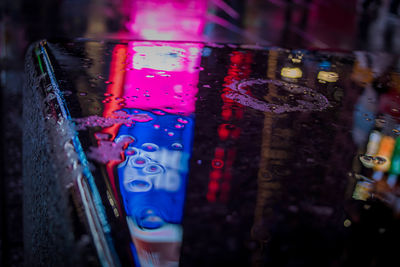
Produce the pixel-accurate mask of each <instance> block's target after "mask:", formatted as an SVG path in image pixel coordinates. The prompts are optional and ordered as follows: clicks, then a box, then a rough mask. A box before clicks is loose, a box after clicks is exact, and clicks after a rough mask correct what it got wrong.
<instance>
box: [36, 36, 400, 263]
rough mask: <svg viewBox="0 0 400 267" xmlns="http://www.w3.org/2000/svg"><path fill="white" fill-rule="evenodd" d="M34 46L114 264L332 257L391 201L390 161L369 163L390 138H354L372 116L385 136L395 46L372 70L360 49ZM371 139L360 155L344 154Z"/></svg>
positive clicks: (367, 130) (366, 132)
mask: <svg viewBox="0 0 400 267" xmlns="http://www.w3.org/2000/svg"><path fill="white" fill-rule="evenodd" d="M255 48H257V49H255ZM42 49H45V51H46V53H48V58H49V61H50V62H51V64H52V66H53V68H54V78H55V80H56V81H57V83H58V86H59V88H60V92H59V96H60V97H61V98H63V100H62V102H63V103H64V104H63V105H64V106H65V107H66V109H68V112H69V114H70V121H71V122H73V125H74V126H73V128H74V129H75V130H76V131H77V134H78V135H77V137H78V138H79V141H80V143H81V145H82V148H83V152H84V154H85V155H84V157H86V158H87V159H88V160H89V161H88V163H89V167H90V173H91V175H92V176H93V181H95V184H92V185H91V186H94V187H95V188H96V190H98V192H99V196H100V198H101V204H99V205H100V206H99V207H97V208H98V209H99V210H103V212H104V216H105V218H106V221H107V224H109V226H110V236H111V241H109V242H108V245H109V246H110V247H114V248H115V255H114V256H115V258H118V259H119V260H120V261H121V262H122V263H124V264H128V263H130V264H132V263H133V262H135V263H136V264H138V265H141V266H149V265H156V266H163V265H165V264H174V265H175V264H178V263H180V264H181V265H182V266H197V265H198V266H203V265H210V266H220V265H221V264H223V265H226V264H230V265H234V266H238V265H240V266H243V265H245V266H247V265H254V266H263V265H265V264H274V265H275V264H282V265H289V266H291V265H293V264H300V265H303V264H320V265H330V264H335V263H338V264H345V263H349V262H352V261H353V260H355V259H354V257H355V256H352V255H347V254H346V252H345V251H351V250H352V249H353V250H356V249H357V248H356V247H350V248H348V247H347V245H346V244H345V242H346V240H350V241H353V242H355V241H354V237H353V235H354V236H357V229H358V227H359V226H358V225H361V226H362V225H364V224H363V223H362V222H364V221H363V220H364V219H363V216H368V214H370V213H369V212H371V210H376V209H377V208H376V207H379V209H378V211H379V212H382V210H383V212H386V213H390V210H391V213H392V216H397V214H398V209H399V207H398V205H397V202H396V199H397V193H396V192H397V186H392V187H391V188H392V189H390V188H389V187H388V182H387V181H388V176H387V175H386V173H388V175H390V174H392V176H391V177H393V174H394V175H396V173H393V172H395V170H394V169H393V170H394V171H393V170H392V169H390V170H389V168H386V169H382V168H381V167H380V164H382V162H387V161H390V160H391V159H392V157H393V159H392V160H397V157H398V156H396V155H397V154H396V153H397V152H396V153H394V152H393V151H397V150H396V149H394V146H395V144H394V143H392V142H390V144H389V145H386V144H385V145H383V146H385V147H386V146H392V148H389V150H390V149H391V150H390V151H391V152H386V154H385V155H386V159H384V161H382V162H381V161H379V157H383V156H385V155H384V152H380V150H379V149H375V150H376V151H375V152H371V151H369V152H368V151H366V150H368V149H367V147H368V146H371V145H370V144H369V142H368V140H369V139H371V138H370V137H369V136H370V134H371V133H372V131H374V130H375V132H379V134H380V135H382V136H387V138H390V140H398V139H399V137H398V127H399V114H398V109H397V108H398V106H399V105H398V103H399V102H398V101H399V100H398V99H399V93H398V88H399V83H398V82H397V79H398V75H399V74H398V72H397V70H396V64H398V58H392V59H391V62H390V63H391V64H386V65H383V67H382V68H381V69H378V70H377V71H375V73H374V72H372V70H371V68H370V67H369V66H368V65H367V66H366V65H363V56H366V57H368V56H369V55H368V54H363V53H361V54H360V53H359V54H346V53H334V52H323V51H307V50H285V49H280V48H268V47H261V46H259V47H249V46H240V45H236V44H228V45H223V44H216V43H187V42H186V43H181V42H160V41H154V42H150V41H100V42H99V41H91V40H71V41H68V42H60V41H56V40H54V41H48V42H47V43H42ZM374 76H375V78H374ZM381 145H382V143H380V142H379V144H377V145H375V146H378V148H379V147H380V146H381ZM381 150H383V148H382V149H381ZM386 150H387V149H386ZM371 153H372V154H373V155H372V157H375V158H377V157H378V160H375V161H374V160H372V161H373V163H372V165H370V167H372V169H371V168H366V167H365V166H364V165H363V161H361V160H360V159H359V158H360V155H361V156H363V155H364V154H365V155H366V154H371ZM380 154H382V155H380ZM395 157H396V158H395ZM361 158H362V157H361ZM362 159H363V158H362ZM364 161H365V160H364ZM377 170H381V171H383V174H384V175H383V178H382V179H380V180H377V179H375V180H374V179H373V178H374V177H375V176H376V175H375V174H374V173H375V172H376V171H377ZM373 171H374V172H373ZM390 172H392V173H390ZM390 183H392V184H393V182H390ZM366 207H368V208H366ZM364 213H366V214H367V215H364ZM360 216H361V217H360ZM388 222H390V220H384V221H382V223H383V224H385V223H388ZM364 223H365V222H364ZM387 228H388V231H389V232H390V231H395V230H394V229H393V228H390V227H387ZM379 231H380V232H382V234H383V233H384V232H385V231H386V227H380V228H379ZM380 232H379V233H380ZM356 242H357V240H356ZM127 248H128V249H127ZM354 255H357V254H354ZM338 259H340V260H338ZM368 260H369V259H368V257H366V261H368Z"/></svg>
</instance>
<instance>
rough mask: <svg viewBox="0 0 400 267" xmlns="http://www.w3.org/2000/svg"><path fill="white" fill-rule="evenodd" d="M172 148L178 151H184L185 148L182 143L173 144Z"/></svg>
mask: <svg viewBox="0 0 400 267" xmlns="http://www.w3.org/2000/svg"><path fill="white" fill-rule="evenodd" d="M171 148H172V149H176V150H178V149H182V148H183V145H182V144H181V143H173V144H172V145H171Z"/></svg>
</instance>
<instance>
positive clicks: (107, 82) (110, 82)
mask: <svg viewBox="0 0 400 267" xmlns="http://www.w3.org/2000/svg"><path fill="white" fill-rule="evenodd" d="M104 83H105V84H112V83H113V82H112V81H105V82H104Z"/></svg>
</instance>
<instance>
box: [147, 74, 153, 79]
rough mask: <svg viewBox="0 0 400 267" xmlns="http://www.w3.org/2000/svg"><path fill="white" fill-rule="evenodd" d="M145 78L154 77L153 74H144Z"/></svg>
mask: <svg viewBox="0 0 400 267" xmlns="http://www.w3.org/2000/svg"><path fill="white" fill-rule="evenodd" d="M146 78H154V75H151V74H149V75H146Z"/></svg>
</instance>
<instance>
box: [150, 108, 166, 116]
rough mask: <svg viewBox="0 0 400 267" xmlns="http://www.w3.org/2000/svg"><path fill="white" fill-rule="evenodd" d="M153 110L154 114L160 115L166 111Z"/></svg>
mask: <svg viewBox="0 0 400 267" xmlns="http://www.w3.org/2000/svg"><path fill="white" fill-rule="evenodd" d="M152 112H153V113H154V114H156V115H160V116H162V115H165V112H164V111H162V110H158V109H154V110H153V111H152Z"/></svg>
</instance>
